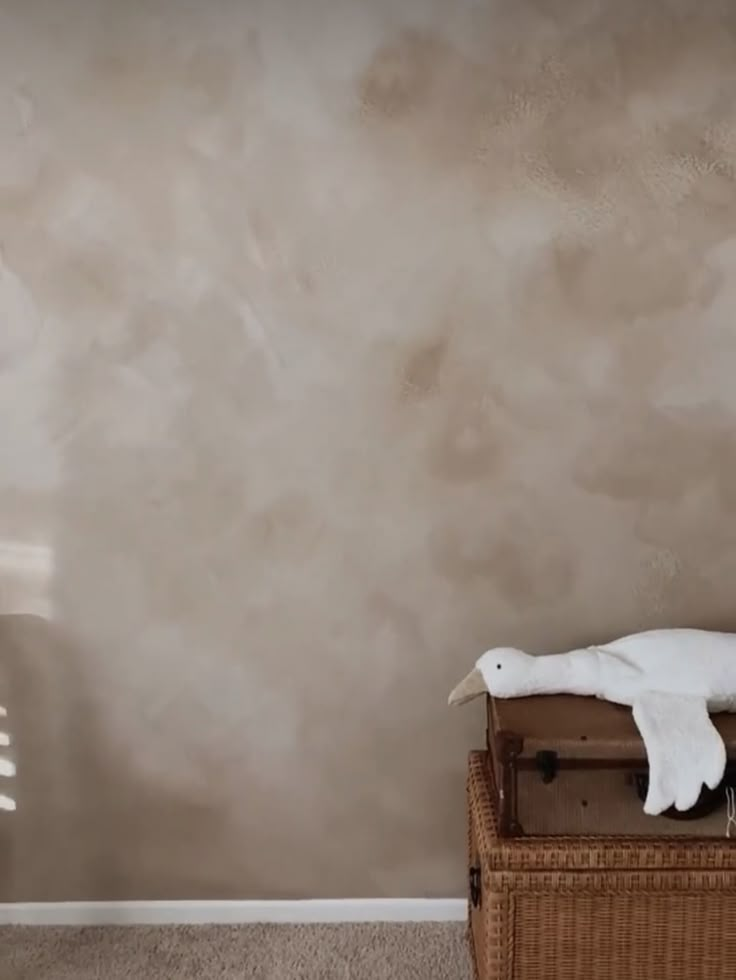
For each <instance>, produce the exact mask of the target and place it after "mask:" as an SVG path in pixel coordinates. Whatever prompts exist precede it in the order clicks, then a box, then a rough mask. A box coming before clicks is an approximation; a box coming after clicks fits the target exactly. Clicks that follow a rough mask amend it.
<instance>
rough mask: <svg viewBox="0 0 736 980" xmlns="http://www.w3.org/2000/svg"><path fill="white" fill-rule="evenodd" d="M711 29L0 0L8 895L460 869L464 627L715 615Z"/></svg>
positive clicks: (314, 3) (720, 441)
mask: <svg viewBox="0 0 736 980" xmlns="http://www.w3.org/2000/svg"><path fill="white" fill-rule="evenodd" d="M735 66H736V8H734V6H733V4H732V3H726V2H722V3H719V2H710V3H707V4H703V3H696V2H695V0H687V2H685V0H669V2H667V0H653V2H649V3H647V4H645V5H642V4H641V3H639V2H634V0H620V2H617V3H603V2H596V0H592V2H591V0H572V2H569V3H565V4H554V3H549V2H546V0H536V2H533V0H522V2H518V0H489V2H488V3H483V4H481V3H477V2H472V0H457V2H455V3H453V4H449V5H448V4H447V3H442V2H439V0H436V2H435V0H426V2H425V0H401V2H399V3H397V2H395V0H376V2H373V3H367V2H363V3H360V2H358V0H348V2H344V3H338V2H336V0H329V2H328V0H324V2H321V0H309V2H303V3H297V2H296V0H293V2H289V3H287V2H285V0H268V2H267V3H266V2H262V3H257V2H253V3H240V4H238V3H234V2H226V0H215V2H211V3H206V4H204V3H194V2H174V0H157V2H145V3H144V2H130V3H126V4H123V3H113V2H112V0H106V2H105V0H103V2H94V0H68V2H65V3H63V4H60V3H52V2H51V0H22V2H20V0H18V2H15V0H0V320H1V324H0V326H1V329H0V412H1V413H2V419H3V427H2V433H1V434H0V613H3V614H12V615H11V616H10V618H6V619H4V620H0V675H1V676H0V682H1V683H2V692H3V693H2V697H0V703H3V704H5V705H6V706H7V709H8V719H7V727H8V728H9V730H10V731H11V733H12V735H13V739H14V743H13V747H12V753H13V758H14V759H15V761H16V763H17V767H18V771H17V776H16V778H15V780H12V781H8V780H6V782H8V783H11V784H12V786H11V788H12V792H13V794H14V796H15V798H16V799H17V804H18V808H17V811H16V812H15V813H14V814H9V813H2V812H0V868H2V869H3V873H2V874H1V875H0V899H2V900H16V899H17V900H20V899H74V898H85V899H91V898H98V899H103V898H105V899H112V898H157V897H174V898H177V897H200V896H203V897H214V896H217V897H223V896H224V897H258V898H270V897H304V896H325V895H327V896H348V895H376V896H380V895H428V896H433V895H449V894H462V892H463V889H464V857H463V848H464V813H463V780H464V764H465V752H466V750H467V749H468V747H470V746H471V745H477V744H478V742H479V740H480V739H481V738H482V724H481V719H480V716H479V714H478V711H477V709H472V708H471V709H469V710H467V711H464V712H462V713H451V712H449V711H448V710H447V709H446V707H445V699H446V696H447V692H448V691H449V689H450V687H451V686H452V684H453V682H454V681H455V680H456V679H457V677H458V676H459V675H460V674H462V673H463V671H464V670H465V669H467V667H468V665H469V663H470V662H471V660H472V659H473V658H474V657H475V656H476V655H477V654H478V653H479V652H480V650H482V649H483V648H484V647H485V645H487V644H488V645H490V644H491V643H512V644H518V645H523V646H528V647H531V648H534V649H540V650H541V649H559V648H561V647H564V646H567V645H571V644H577V643H581V642H586V641H593V640H596V639H604V638H610V635H611V634H612V633H618V632H622V631H625V630H630V629H635V628H639V627H645V626H651V625H656V624H665V623H666V624H669V625H677V624H683V625H684V624H689V625H701V626H720V627H727V628H734V627H736V617H735V614H734V586H735V584H736V548H735V547H734V545H735V544H736V523H735V518H736V437H735V434H734V421H735V420H736V385H735V384H734V378H736V334H735V330H736V327H735V325H734V324H735V320H734V313H735V312H736V193H735V191H736V184H735V183H734V174H735V173H736V70H735ZM1 791H2V790H0V792H1ZM277 869H278V872H277Z"/></svg>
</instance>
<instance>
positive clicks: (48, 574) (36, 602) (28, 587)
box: [0, 540, 54, 619]
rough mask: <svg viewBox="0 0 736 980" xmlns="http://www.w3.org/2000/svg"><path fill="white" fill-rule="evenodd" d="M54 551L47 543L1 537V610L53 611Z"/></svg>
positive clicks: (45, 613) (48, 614)
mask: <svg viewBox="0 0 736 980" xmlns="http://www.w3.org/2000/svg"><path fill="white" fill-rule="evenodd" d="M53 574H54V553H53V550H52V549H51V548H50V547H48V546H47V545H43V544H28V543H26V542H23V541H8V540H4V541H3V540H0V614H19V613H24V614H27V615H34V616H42V617H43V618H44V619H49V618H50V617H51V614H52V611H53V610H52V604H51V596H50V588H51V581H52V578H53Z"/></svg>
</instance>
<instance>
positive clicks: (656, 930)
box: [467, 752, 736, 980]
mask: <svg viewBox="0 0 736 980" xmlns="http://www.w3.org/2000/svg"><path fill="white" fill-rule="evenodd" d="M493 798H494V796H493V790H492V786H491V783H490V770H489V767H488V765H487V760H486V758H485V753H483V752H474V753H471V755H470V758H469V766H468V782H467V803H468V816H469V820H468V859H469V865H470V867H474V866H477V867H479V868H480V870H481V897H480V904H479V905H478V906H477V907H476V906H475V905H474V904H473V902H472V901H469V906H468V907H469V918H470V940H471V943H472V946H473V951H474V957H475V964H476V971H477V976H478V978H479V980H708V978H709V980H735V978H736V847H735V846H734V844H733V843H732V842H730V841H726V840H725V839H724V840H722V841H721V840H714V841H709V842H697V843H693V842H690V841H687V840H682V839H681V840H677V841H675V842H673V841H672V840H668V839H664V838H663V839H661V840H657V839H656V838H647V839H641V838H638V839H634V840H622V839H621V838H619V837H616V838H584V839H577V840H575V839H571V838H565V839H560V838H548V837H547V838H538V839H534V838H521V839H516V840H512V841H504V840H501V839H499V837H498V828H497V824H496V816H495V811H494V806H493Z"/></svg>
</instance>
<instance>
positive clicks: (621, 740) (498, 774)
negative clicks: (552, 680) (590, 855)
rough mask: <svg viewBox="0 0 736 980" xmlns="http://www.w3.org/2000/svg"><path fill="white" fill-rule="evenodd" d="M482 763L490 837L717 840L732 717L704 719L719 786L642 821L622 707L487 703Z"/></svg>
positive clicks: (567, 701) (639, 785)
mask: <svg viewBox="0 0 736 980" xmlns="http://www.w3.org/2000/svg"><path fill="white" fill-rule="evenodd" d="M486 703H487V720H488V721H487V733H486V742H487V748H488V760H489V765H490V766H491V768H492V775H493V785H494V786H495V787H496V789H495V792H496V795H497V799H496V809H497V812H498V821H499V834H500V836H502V837H523V836H543V837H544V836H568V835H569V836H593V837H595V836H622V837H647V836H653V837H662V836H684V837H696V838H703V837H723V838H725V837H726V836H727V835H728V834H729V833H730V835H731V837H732V839H733V840H734V843H736V826H733V825H732V826H731V827H730V828H729V825H728V824H729V822H728V816H727V805H726V794H727V787H728V786H733V787H736V714H720V715H714V716H713V722H714V724H715V725H716V727H717V728H718V730H719V732H720V733H721V735H722V737H723V739H724V742H725V743H726V748H727V751H728V759H729V763H728V766H727V769H726V775H725V778H724V781H723V783H722V785H721V786H719V787H718V788H717V789H716V790H713V791H709V790H707V789H706V788H705V787H704V789H703V792H702V794H701V797H700V799H699V800H698V802H697V803H696V805H695V806H694V807H693V808H692V810H688V811H686V812H685V813H682V812H678V811H676V810H674V808H673V809H672V810H668V811H667V812H666V813H664V814H662V815H660V816H657V817H652V816H648V815H647V814H645V813H644V810H643V801H644V798H645V796H646V788H647V760H646V751H645V749H644V743H643V741H642V739H641V736H640V735H639V732H638V730H637V728H636V725H635V724H634V720H633V717H632V713H631V709H630V708H626V707H620V706H619V705H615V704H610V703H609V702H607V701H601V700H599V699H597V698H587V697H578V696H572V695H546V696H541V697H529V698H511V699H496V698H491V697H487V698H486Z"/></svg>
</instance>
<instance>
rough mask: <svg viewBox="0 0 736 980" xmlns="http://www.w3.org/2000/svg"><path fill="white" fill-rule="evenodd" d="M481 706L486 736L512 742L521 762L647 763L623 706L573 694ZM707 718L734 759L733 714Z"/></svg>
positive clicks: (735, 731)
mask: <svg viewBox="0 0 736 980" xmlns="http://www.w3.org/2000/svg"><path fill="white" fill-rule="evenodd" d="M486 704H487V714H488V730H489V735H491V734H492V735H493V736H494V738H495V740H499V739H500V740H501V741H504V740H506V739H508V740H512V739H513V740H515V741H516V744H517V748H518V750H519V751H518V757H519V758H520V759H529V758H535V757H536V754H537V752H542V751H551V752H556V753H557V754H558V755H559V756H560V757H561V758H563V759H564V758H568V759H580V760H585V759H589V760H595V759H600V760H621V761H625V760H630V761H646V750H645V748H644V742H643V741H642V738H641V736H640V735H639V731H638V729H637V727H636V724H635V722H634V717H633V714H632V711H631V708H628V707H626V706H623V705H618V704H611V703H610V702H609V701H602V700H600V699H599V698H592V697H581V696H579V695H573V694H546V695H537V696H535V697H528V698H492V697H490V696H487V697H486ZM711 717H712V719H713V723H714V725H715V726H716V728H717V729H718V731H719V732H720V734H721V736H722V738H723V741H724V742H725V744H726V749H727V752H728V756H729V758H732V759H736V714H729V713H721V714H714V715H712V716H711Z"/></svg>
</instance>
